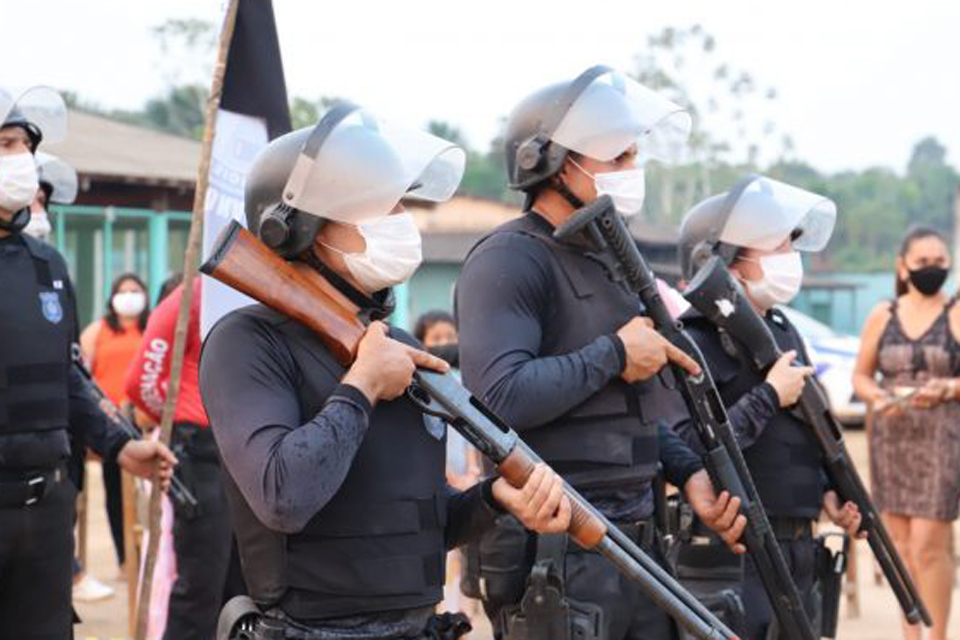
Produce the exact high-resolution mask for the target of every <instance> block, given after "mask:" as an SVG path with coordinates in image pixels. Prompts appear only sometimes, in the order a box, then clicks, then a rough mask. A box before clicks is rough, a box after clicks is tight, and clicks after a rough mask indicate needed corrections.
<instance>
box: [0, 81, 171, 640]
mask: <svg viewBox="0 0 960 640" xmlns="http://www.w3.org/2000/svg"><path fill="white" fill-rule="evenodd" d="M65 118H66V110H65V107H64V105H63V101H62V99H61V98H60V96H59V95H58V94H57V93H56V92H54V91H53V90H51V89H47V88H45V87H37V88H33V89H31V90H29V91H27V92H26V93H24V94H22V95H20V96H19V98H17V99H16V100H15V99H14V98H13V97H12V96H11V95H10V94H9V93H8V92H6V91H3V90H2V89H0V263H2V264H0V336H3V337H2V340H0V626H2V629H3V632H2V633H3V634H4V637H10V638H38V639H40V638H43V639H47V638H49V639H50V640H62V638H68V637H71V631H70V627H71V624H72V615H71V606H70V590H71V582H72V580H71V573H72V562H73V519H74V518H73V514H74V497H75V493H76V488H75V486H74V485H73V483H71V482H70V481H69V479H68V477H67V473H66V462H67V459H68V458H69V456H70V451H71V449H70V447H71V441H83V442H86V443H88V444H89V445H90V446H91V447H92V448H93V449H94V450H95V451H97V453H99V454H100V455H101V456H102V457H104V458H108V459H109V458H116V459H117V460H118V462H119V463H120V464H121V465H122V466H123V467H124V468H125V469H127V470H128V471H130V472H132V473H136V474H138V475H141V476H143V477H150V476H151V475H152V473H153V471H154V470H155V469H156V466H157V463H158V462H161V477H162V478H163V479H164V482H168V481H169V477H170V473H171V471H172V464H173V462H174V457H173V455H172V454H171V453H170V451H169V450H168V449H166V448H165V447H163V446H162V445H159V444H157V443H153V442H142V441H139V442H134V441H131V440H130V438H129V436H127V435H125V434H124V433H123V432H122V431H120V430H119V429H118V428H115V427H113V426H112V424H111V423H110V422H109V421H108V420H107V417H106V416H105V415H104V414H103V413H102V412H101V411H100V408H99V405H98V404H97V403H96V402H95V401H94V400H93V398H92V397H91V396H90V395H88V394H87V392H86V387H85V386H84V383H83V380H82V378H81V377H80V374H79V373H77V372H76V371H75V370H74V369H73V368H72V367H71V362H72V354H73V348H74V345H75V342H76V339H77V335H78V327H77V318H76V300H75V297H74V292H73V285H72V284H71V282H70V277H69V275H68V273H67V266H66V263H65V262H64V259H63V257H62V256H61V255H60V254H59V253H57V251H56V250H55V249H53V248H52V247H50V246H49V245H47V244H44V243H42V242H40V241H39V240H36V239H35V238H33V237H30V236H28V235H24V234H23V233H22V231H23V229H24V227H25V226H26V225H27V223H28V221H29V219H30V204H31V202H32V201H33V199H34V196H35V195H36V193H37V189H38V188H39V182H38V178H37V169H36V164H35V160H34V153H35V152H36V150H37V147H38V146H39V144H40V143H41V141H42V140H43V139H45V138H46V139H52V140H57V139H59V138H62V137H63V135H64V133H65V131H66V120H65Z"/></svg>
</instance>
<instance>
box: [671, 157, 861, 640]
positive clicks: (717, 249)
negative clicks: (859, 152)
mask: <svg viewBox="0 0 960 640" xmlns="http://www.w3.org/2000/svg"><path fill="white" fill-rule="evenodd" d="M835 219H836V207H835V205H834V204H833V203H832V202H831V201H829V200H827V199H826V198H824V197H822V196H819V195H817V194H815V193H810V192H809V191H804V190H802V189H799V188H797V187H793V186H791V185H788V184H784V183H782V182H778V181H776V180H771V179H769V178H766V177H763V176H750V177H748V178H745V179H744V180H741V181H740V182H739V183H737V185H736V186H734V188H732V189H731V190H730V192H728V193H725V194H721V195H717V196H712V197H710V198H708V199H706V200H704V201H703V202H701V203H699V204H697V205H696V206H695V207H694V208H693V209H692V210H690V211H689V212H688V213H687V215H686V216H685V217H684V219H683V222H682V224H681V226H680V264H681V268H682V270H683V277H684V278H685V279H686V280H688V281H693V280H694V279H695V277H696V275H697V273H698V271H699V270H700V269H701V268H703V267H704V265H705V264H706V263H707V261H708V260H710V259H712V258H715V257H718V258H720V259H721V260H722V261H723V263H725V264H726V265H727V268H728V269H729V271H730V273H731V275H733V277H734V278H735V279H736V280H738V281H739V282H740V284H741V286H742V287H743V289H744V291H745V292H746V295H747V298H748V299H749V301H750V303H751V304H752V305H753V307H754V308H755V309H756V311H757V312H758V313H760V314H761V315H762V316H763V317H764V321H765V323H766V324H767V326H768V327H769V328H770V332H771V333H772V334H773V336H774V338H775V339H776V341H777V344H778V346H779V347H780V349H781V350H782V351H783V352H784V355H783V356H782V357H781V358H780V360H779V361H778V362H777V363H776V364H775V365H774V366H773V367H772V368H771V369H770V371H769V372H768V373H767V374H766V375H765V376H764V375H762V374H760V373H758V372H756V371H755V370H754V368H753V367H752V366H751V365H750V364H749V360H748V359H747V354H742V353H740V352H739V350H738V349H737V347H736V345H735V344H733V343H732V341H730V340H728V339H726V338H725V337H724V334H723V333H722V332H721V331H720V330H718V328H717V327H716V326H715V325H714V324H713V323H712V322H710V320H709V319H707V318H706V317H705V316H703V315H701V314H699V313H698V312H696V311H689V312H687V314H686V315H684V318H683V319H684V324H685V325H686V328H687V331H688V332H689V334H690V336H691V337H692V338H693V339H694V340H695V341H696V342H697V344H698V346H699V347H700V349H701V351H702V352H703V355H704V357H705V358H706V361H707V364H708V366H709V368H710V372H711V374H712V375H713V379H714V382H715V383H716V385H717V390H718V391H719V393H720V396H721V398H722V399H723V401H724V404H725V405H726V408H727V413H728V416H729V419H730V424H731V426H732V427H733V430H734V433H735V434H736V438H737V443H738V444H739V445H740V448H741V449H742V450H743V457H744V460H745V461H746V463H747V467H748V469H749V471H750V475H751V476H752V477H753V480H754V483H755V484H756V487H757V491H758V493H759V495H760V500H761V502H762V503H763V507H764V511H765V512H766V514H767V517H768V518H769V520H770V525H771V527H772V528H773V530H774V534H775V536H776V537H777V541H778V543H779V545H780V548H781V551H782V552H783V556H784V559H785V560H786V561H787V564H788V566H789V568H790V572H791V575H792V576H793V579H794V582H795V584H796V586H797V589H798V590H799V592H800V595H801V597H802V599H803V601H804V605H805V608H806V610H807V614H808V617H809V619H810V620H811V621H815V620H816V619H817V612H818V610H819V608H820V602H818V600H817V598H816V595H817V593H818V591H817V588H816V587H817V580H818V576H817V573H816V571H817V566H818V565H817V562H816V559H817V557H818V552H819V547H820V545H819V543H818V541H817V539H816V538H814V537H813V528H814V523H815V521H816V520H817V519H818V518H819V517H820V514H821V512H823V513H824V514H825V515H826V516H827V517H828V518H829V519H830V520H831V521H832V522H834V523H835V524H837V525H838V526H840V527H842V528H843V529H845V530H846V531H847V532H848V533H849V534H851V535H855V534H856V532H857V529H858V528H859V526H860V520H861V517H860V514H859V511H858V510H857V507H856V505H854V504H853V503H851V502H847V503H845V504H841V503H840V500H839V498H838V496H837V494H836V493H835V492H834V491H832V490H829V489H828V487H827V486H826V482H825V480H826V475H825V472H824V468H823V464H822V455H821V452H820V448H819V447H818V445H817V443H816V441H815V440H814V438H813V437H812V435H811V433H810V427H809V426H808V425H806V424H804V423H803V422H802V421H801V420H799V419H798V418H797V417H795V415H794V414H793V413H792V412H791V408H792V407H793V405H794V404H796V402H797V400H798V399H799V397H800V394H801V392H802V391H803V388H804V385H805V384H807V378H809V377H810V376H812V375H813V374H814V369H813V367H811V366H810V360H809V357H808V355H807V353H806V350H805V348H804V344H803V339H802V338H801V337H800V334H799V333H798V332H797V330H796V328H795V327H794V326H793V325H792V324H790V321H789V320H788V319H787V317H786V316H785V315H784V314H782V313H780V312H779V311H778V310H777V308H776V307H777V306H778V305H785V304H787V303H789V302H790V301H791V300H793V298H794V297H795V296H796V295H797V293H798V292H799V291H800V286H801V283H802V281H803V263H802V261H801V257H800V253H799V252H800V251H820V250H821V249H823V247H824V246H825V245H826V243H827V241H828V240H829V238H830V235H831V234H832V232H833V226H834V221H835ZM723 302H727V303H728V304H729V301H726V300H717V304H722V303H723ZM670 422H672V423H673V426H674V429H675V430H676V431H678V432H679V433H681V434H682V435H683V436H684V437H685V438H687V439H688V440H691V441H694V442H696V436H695V435H694V434H693V427H692V425H691V423H690V419H689V417H687V415H686V413H685V412H683V413H682V414H679V415H677V416H676V417H675V418H672V419H670ZM715 553H716V554H718V555H719V554H723V553H725V550H724V549H723V548H722V547H720V546H719V545H716V551H715ZM700 558H703V554H702V552H701V555H700ZM718 559H719V558H718V557H717V556H715V557H714V558H713V560H714V561H715V560H718ZM714 561H711V563H709V565H708V566H706V567H695V568H697V569H706V570H709V569H710V567H715V566H717V563H716V562H714ZM724 564H725V563H724ZM739 588H740V592H741V597H742V599H743V605H744V612H745V614H746V616H745V628H743V629H738V631H742V637H744V638H749V639H751V640H755V639H759V638H764V637H766V634H767V632H768V630H769V627H770V625H771V624H772V622H773V617H774V616H773V612H772V610H771V608H770V604H769V600H768V596H767V593H766V592H765V590H764V588H763V585H762V582H761V580H760V576H759V574H758V572H757V570H756V568H755V566H754V564H753V562H752V560H751V556H750V555H749V554H748V555H747V559H746V561H745V562H744V565H743V580H742V583H741V584H740V585H739ZM818 637H819V634H818Z"/></svg>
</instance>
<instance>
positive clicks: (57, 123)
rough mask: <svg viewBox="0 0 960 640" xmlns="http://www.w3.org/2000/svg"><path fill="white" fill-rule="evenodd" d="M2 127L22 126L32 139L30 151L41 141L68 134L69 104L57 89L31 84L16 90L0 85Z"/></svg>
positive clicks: (0, 118) (57, 140) (35, 148)
mask: <svg viewBox="0 0 960 640" xmlns="http://www.w3.org/2000/svg"><path fill="white" fill-rule="evenodd" d="M0 127H20V128H22V129H23V130H24V131H26V133H27V136H28V137H29V138H30V151H32V152H34V153H36V151H37V147H39V146H40V142H41V141H43V140H46V141H47V142H60V141H61V140H63V139H64V138H66V135H67V107H66V104H65V103H64V101H63V98H61V97H60V94H59V93H57V92H56V90H54V89H51V88H50V87H43V86H37V87H31V88H29V89H27V90H26V91H23V92H18V93H13V92H11V91H7V90H6V89H4V88H3V87H0Z"/></svg>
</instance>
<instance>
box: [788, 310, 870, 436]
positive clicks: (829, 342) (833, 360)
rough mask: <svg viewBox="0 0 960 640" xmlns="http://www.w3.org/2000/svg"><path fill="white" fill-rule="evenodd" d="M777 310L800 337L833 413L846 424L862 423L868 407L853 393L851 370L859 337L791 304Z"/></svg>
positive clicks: (858, 348) (858, 344) (857, 349)
mask: <svg viewBox="0 0 960 640" xmlns="http://www.w3.org/2000/svg"><path fill="white" fill-rule="evenodd" d="M780 310H781V311H783V313H784V315H786V316H787V318H788V319H789V320H790V322H792V323H793V325H794V326H795V327H796V328H797V331H799V332H800V335H801V336H802V337H803V340H804V342H805V343H806V345H807V351H809V353H810V360H811V361H812V362H813V366H814V367H815V368H816V370H817V376H818V377H819V378H820V382H821V383H822V384H823V387H824V388H825V389H826V390H827V396H828V397H829V399H830V408H831V409H832V410H833V413H834V415H835V416H837V418H838V419H839V420H840V421H841V422H843V423H844V424H846V425H862V424H863V422H864V419H865V417H866V413H867V407H866V405H864V403H863V402H862V401H861V400H860V399H858V398H856V397H855V396H854V395H853V369H854V365H855V364H856V361H857V353H858V352H859V351H860V338H857V337H855V336H848V335H844V334H842V333H837V332H836V331H834V330H833V329H831V328H830V327H828V326H827V325H825V324H823V323H822V322H820V321H819V320H815V319H813V318H811V317H810V316H808V315H806V314H805V313H801V312H800V311H797V310H796V309H793V308H792V307H780Z"/></svg>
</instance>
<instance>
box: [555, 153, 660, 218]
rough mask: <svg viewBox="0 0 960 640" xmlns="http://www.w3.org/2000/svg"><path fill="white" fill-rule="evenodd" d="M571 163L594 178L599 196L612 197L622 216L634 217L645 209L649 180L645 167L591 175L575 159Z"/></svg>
mask: <svg viewBox="0 0 960 640" xmlns="http://www.w3.org/2000/svg"><path fill="white" fill-rule="evenodd" d="M570 162H572V163H573V164H574V165H576V167H577V168H578V169H580V171H583V172H584V173H585V174H587V175H588V176H590V177H591V178H593V184H594V185H595V186H596V187H597V195H598V196H602V195H604V194H606V195H608V196H610V198H611V199H612V200H613V206H614V207H615V208H616V210H617V211H619V212H620V214H621V215H623V216H627V217H629V216H633V215H636V214H638V213H640V210H641V209H643V200H644V198H645V197H646V195H647V179H646V174H645V173H644V171H643V167H638V168H636V169H625V170H623V171H608V172H606V173H597V174H591V173H590V172H589V171H587V170H586V169H584V168H583V167H581V166H580V165H579V164H578V163H577V161H576V160H574V159H573V158H571V159H570Z"/></svg>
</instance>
